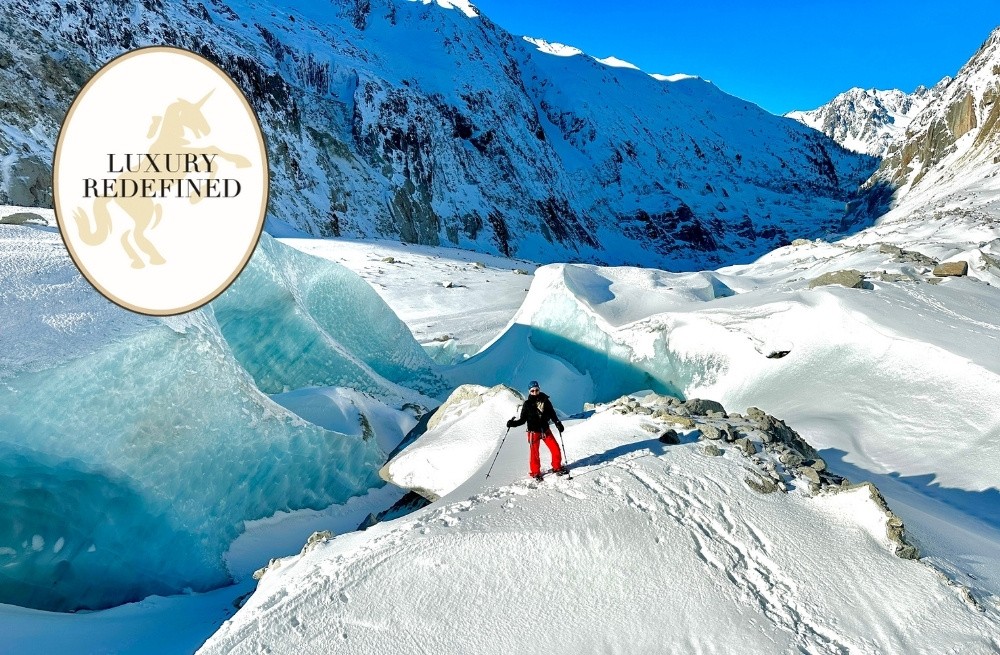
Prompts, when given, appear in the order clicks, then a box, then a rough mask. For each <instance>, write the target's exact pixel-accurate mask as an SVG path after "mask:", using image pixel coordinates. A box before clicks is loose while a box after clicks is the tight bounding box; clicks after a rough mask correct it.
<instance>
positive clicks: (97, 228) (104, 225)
mask: <svg viewBox="0 0 1000 655" xmlns="http://www.w3.org/2000/svg"><path fill="white" fill-rule="evenodd" d="M212 93H213V91H209V92H208V93H207V94H206V95H205V97H204V98H202V99H201V100H199V101H198V102H189V101H187V100H183V99H181V98H178V99H177V101H176V102H172V103H170V104H169V105H167V108H166V110H165V111H164V112H163V115H162V116H153V121H152V123H151V124H150V126H149V131H148V133H147V134H146V138H147V139H152V142H151V143H150V144H149V152H148V153H147V157H149V158H150V159H151V160H154V161H155V159H154V158H157V157H159V156H163V155H168V154H169V155H170V156H172V157H178V156H180V157H184V156H188V155H190V156H194V157H196V158H198V159H199V160H201V158H202V157H204V160H203V161H205V162H209V164H208V166H207V169H208V174H209V175H208V178H207V181H206V182H205V184H206V185H207V183H208V181H211V180H214V179H215V176H216V174H217V172H218V166H217V165H215V163H214V158H209V155H214V156H218V157H221V158H222V159H225V160H226V161H229V162H231V163H232V164H234V165H235V166H236V167H237V168H247V167H249V166H250V165H251V164H250V160H249V159H247V158H246V157H243V156H241V155H235V154H232V153H227V152H223V151H222V150H220V149H218V148H216V147H214V146H208V147H192V146H191V145H190V142H189V141H188V139H187V138H186V132H185V131H186V130H189V131H190V132H191V133H192V134H193V135H194V138H196V139H200V138H202V137H203V136H205V135H207V134H209V133H210V132H211V131H212V128H211V126H209V124H208V121H207V120H206V119H205V115H204V114H203V113H202V111H201V107H202V105H204V104H205V101H206V100H208V98H209V96H211V95H212ZM154 136H155V139H154ZM189 172H190V171H188V170H187V169H181V170H180V171H179V172H168V171H167V170H165V169H163V170H160V171H155V170H153V171H142V172H138V171H129V170H125V171H124V172H122V173H121V175H119V176H118V177H117V178H116V180H118V181H121V180H126V179H129V180H135V181H137V182H141V180H149V179H153V180H154V181H155V180H160V179H167V178H171V179H174V180H176V183H177V184H179V183H180V179H183V178H184V177H186V176H187V175H188V173H189ZM202 198H203V196H202V195H200V194H192V195H191V196H190V202H191V203H192V204H193V203H197V202H199V201H201V200H202ZM112 202H114V203H116V204H117V205H118V206H119V207H121V209H122V210H124V211H125V213H126V214H128V216H129V217H130V218H131V219H132V221H133V222H134V223H135V226H134V228H133V229H131V230H126V231H125V233H124V234H123V235H122V238H121V244H122V248H123V249H124V250H125V253H126V254H127V255H128V256H129V258H130V259H131V260H132V268H144V267H145V263H144V262H143V260H142V257H140V256H139V253H138V252H136V248H138V250H141V251H142V252H143V253H144V254H145V255H146V257H147V258H148V259H149V263H150V264H164V263H166V260H165V259H163V256H162V255H160V253H159V251H157V250H156V248H155V247H154V246H153V244H152V242H150V240H149V239H148V238H147V237H146V230H147V229H153V228H155V227H156V225H157V224H158V223H159V222H160V219H161V218H162V217H163V205H161V204H160V203H158V202H156V201H155V198H150V197H142V196H141V195H139V194H136V195H133V196H130V197H106V196H103V197H98V198H97V199H96V200H94V206H93V213H94V221H93V225H94V227H93V229H91V221H90V219H89V217H88V216H87V212H86V211H85V210H84V209H83V208H81V207H77V208H76V211H75V212H74V213H73V218H74V219H75V220H76V224H77V227H78V229H79V231H80V239H81V240H82V241H83V242H84V243H85V244H87V245H90V246H98V245H101V244H102V243H104V241H105V240H106V239H107V238H108V235H110V234H111V214H110V213H109V211H108V205H109V204H111V203H112ZM130 238H131V241H132V242H133V243H135V246H136V247H135V248H133V247H132V244H131V243H130V242H129V241H130Z"/></svg>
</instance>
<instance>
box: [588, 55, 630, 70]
mask: <svg viewBox="0 0 1000 655" xmlns="http://www.w3.org/2000/svg"><path fill="white" fill-rule="evenodd" d="M594 59H597V61H599V62H601V63H602V64H604V65H605V66H614V67H615V68H634V69H635V70H639V67H638V66H636V65H635V64H633V63H632V62H630V61H625V60H624V59H619V58H618V57H605V58H604V59H599V58H597V57H594Z"/></svg>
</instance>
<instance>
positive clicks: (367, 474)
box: [0, 235, 439, 610]
mask: <svg viewBox="0 0 1000 655" xmlns="http://www.w3.org/2000/svg"><path fill="white" fill-rule="evenodd" d="M40 238H49V239H52V238H55V239H57V238H58V237H55V236H54V235H53V236H50V237H40ZM55 247H56V246H55V245H54V246H53V248H55ZM289 250H290V249H287V248H286V247H285V246H282V245H281V244H278V243H275V242H273V241H271V240H270V238H269V237H266V236H265V238H264V240H263V241H262V243H261V247H260V248H259V249H258V253H257V254H255V256H254V258H253V259H252V261H251V264H250V265H249V267H248V268H247V271H246V272H245V273H244V276H241V277H240V279H239V281H238V282H237V283H236V284H234V285H233V287H231V288H230V289H229V290H228V291H227V292H226V293H225V294H224V295H223V296H222V297H220V298H219V299H218V300H217V301H216V302H215V303H213V305H212V306H209V307H207V308H205V309H203V310H199V311H196V312H192V313H189V314H186V315H184V316H181V317H174V318H169V319H163V320H157V319H149V320H146V321H140V322H138V323H136V322H133V321H130V322H129V323H128V329H125V330H119V329H118V326H117V325H116V324H115V323H114V321H113V320H112V318H108V317H109V316H111V315H113V313H114V312H111V314H107V312H108V311H109V310H108V309H107V307H105V306H104V304H102V303H101V302H100V301H99V300H96V301H95V300H94V299H93V298H90V299H89V300H86V301H81V300H79V299H78V296H79V294H81V293H83V294H85V293H90V294H93V295H94V296H96V293H95V292H93V290H81V289H80V288H78V287H73V290H72V292H69V291H67V289H68V288H69V285H67V284H66V282H67V281H68V280H71V279H74V278H75V277H76V276H77V275H78V274H77V273H76V271H75V269H73V267H72V264H70V263H68V258H66V262H67V263H63V264H58V263H56V264H52V265H51V266H50V267H49V268H48V269H47V273H46V275H47V276H48V277H49V278H51V279H52V280H53V281H54V284H53V285H52V287H51V288H49V287H46V286H44V285H41V284H34V283H32V284H28V285H26V286H30V287H32V289H34V291H35V292H34V293H33V294H30V295H28V294H22V295H20V296H18V297H17V298H14V297H9V298H5V301H6V302H7V303H8V304H6V305H5V311H8V312H13V313H20V314H21V315H23V316H29V317H30V316H41V317H51V316H55V315H57V314H59V313H60V312H61V311H62V308H64V306H68V307H69V308H70V309H73V308H74V307H75V308H76V309H78V310H81V309H82V310H84V311H81V312H77V313H81V314H83V315H85V317H86V318H87V320H88V321H92V322H93V323H92V325H91V328H90V330H89V331H90V334H89V337H88V341H87V346H86V347H85V348H82V349H81V348H67V349H66V351H65V352H66V353H71V356H69V357H66V358H63V359H61V360H60V363H58V364H54V365H53V364H52V363H51V362H52V360H53V358H52V357H49V358H39V357H35V356H34V355H32V353H31V350H32V348H31V346H30V343H29V344H27V345H26V340H29V339H30V334H28V333H23V334H18V335H16V336H14V338H16V339H18V342H19V344H20V345H21V346H23V347H22V348H21V349H20V352H22V353H27V354H25V355H24V356H23V357H22V358H21V361H20V365H19V366H17V367H12V368H11V371H12V373H10V374H9V375H7V376H5V377H4V378H3V379H2V381H0V602H2V603H11V604H16V605H22V606H27V607H36V608H44V609H50V610H74V609H79V608H101V607H108V606H112V605H117V604H120V603H124V602H127V601H131V600H136V599H138V598H142V597H144V596H146V595H148V594H152V593H158V594H166V593H177V592H181V591H183V590H185V589H194V590H204V589H209V588H212V587H215V586H218V585H220V584H224V583H225V582H226V581H227V580H228V579H229V575H228V572H227V571H226V569H225V565H224V564H223V560H222V555H223V553H224V552H225V550H226V549H227V548H228V546H229V544H230V543H231V541H232V540H233V538H235V537H236V536H237V535H238V534H239V532H240V531H241V530H242V527H243V521H244V520H248V519H255V518H260V517H264V516H269V515H271V514H273V513H274V512H275V511H278V510H286V509H294V508H305V507H310V508H321V507H326V506H328V505H330V504H333V503H339V502H343V501H345V500H347V499H348V498H349V497H351V496H353V495H357V494H360V493H363V492H364V491H365V490H367V489H369V488H371V487H374V486H379V485H381V484H382V483H381V481H380V480H379V478H378V475H377V470H378V468H379V466H381V465H382V464H383V463H384V461H385V453H384V451H383V449H382V448H380V446H379V444H378V441H377V439H375V438H365V437H364V436H358V434H356V433H355V434H344V433H341V432H337V431H334V430H328V429H324V428H322V427H319V426H317V425H315V424H313V423H309V422H306V421H304V420H302V419H301V418H299V417H297V416H296V415H294V414H292V413H291V412H289V411H287V410H286V409H284V408H282V407H281V406H280V405H278V404H276V403H275V402H273V401H272V400H271V399H270V398H269V397H268V396H267V395H265V394H264V393H262V391H261V389H260V386H261V385H262V386H264V387H266V388H268V389H274V388H281V389H288V388H292V389H294V388H296V386H298V385H306V384H317V383H320V384H322V383H327V382H330V381H331V380H333V379H336V380H338V381H342V382H343V383H344V384H347V385H351V386H356V387H357V388H359V389H362V390H366V391H368V392H369V394H371V395H373V396H374V397H376V398H380V399H381V400H384V401H386V402H388V403H389V404H392V403H399V402H401V401H403V400H407V399H408V400H409V401H412V402H418V403H419V402H420V401H421V399H424V400H427V399H426V397H424V396H421V395H420V394H418V393H416V392H411V391H407V390H406V389H404V388H402V387H400V386H398V385H397V384H396V382H397V381H402V382H406V383H407V384H413V385H414V386H422V388H424V389H428V390H431V389H433V388H434V386H435V384H439V383H437V382H436V375H435V373H434V372H433V370H432V366H433V365H432V363H431V362H430V360H429V359H428V358H427V357H426V355H424V354H423V352H422V351H421V350H420V348H419V346H418V345H417V344H416V342H415V341H414V340H413V338H412V336H410V335H409V333H408V332H405V333H403V332H402V331H401V330H404V331H405V328H400V327H399V325H397V324H398V320H396V318H395V316H394V315H393V314H392V312H391V311H390V310H389V309H388V308H387V307H386V306H385V304H384V303H383V302H382V301H381V300H380V299H379V298H378V297H377V296H376V295H375V294H374V292H372V291H371V290H370V289H368V288H367V286H366V285H364V282H362V281H361V280H360V279H357V280H354V279H352V278H351V274H349V273H346V272H345V271H343V270H341V269H340V268H339V267H337V266H336V265H334V264H328V263H326V262H322V261H319V260H317V261H312V258H310V257H308V256H306V255H301V254H300V253H294V252H286V251H289ZM293 259H294V260H296V261H291V260H293ZM300 259H301V260H302V261H299V260H300ZM50 263H51V262H50ZM47 266H48V265H47ZM325 267H328V268H329V269H330V270H324V268H325ZM293 268H294V269H296V270H293ZM21 273H23V274H24V275H30V274H31V273H30V271H28V272H25V271H21ZM22 282H23V280H22ZM22 286H25V285H22ZM362 286H364V288H365V289H367V290H368V291H369V292H370V295H366V294H365V293H364V290H363V289H362V288H361V287H362ZM88 303H90V304H95V305H96V306H101V307H102V309H101V310H100V311H99V312H98V311H91V310H90V309H86V308H87V307H89V305H88ZM116 311H118V310H116ZM120 311H121V312H124V310H120ZM102 312H104V313H102ZM258 314H263V315H264V318H260V317H259V316H258ZM341 317H343V318H342V319H341ZM105 318H106V319H107V320H103V319H105ZM85 322H86V321H85ZM21 323H23V324H25V325H30V324H31V323H32V321H31V320H28V321H22V322H21ZM102 329H105V330H107V332H106V334H104V335H103V337H98V336H95V334H96V333H99V332H100V331H101V330H102ZM254 335H256V336H257V338H256V339H255V338H254ZM227 338H228V339H230V340H227ZM57 358H58V353H57ZM39 362H44V364H43V365H38V363H39ZM248 371H249V372H248ZM251 373H252V375H251ZM383 373H384V374H385V376H388V377H383V375H382V374H383ZM324 375H326V377H323V376H324ZM255 378H256V380H260V383H259V384H258V382H257V381H256V380H255ZM397 406H398V405H397Z"/></svg>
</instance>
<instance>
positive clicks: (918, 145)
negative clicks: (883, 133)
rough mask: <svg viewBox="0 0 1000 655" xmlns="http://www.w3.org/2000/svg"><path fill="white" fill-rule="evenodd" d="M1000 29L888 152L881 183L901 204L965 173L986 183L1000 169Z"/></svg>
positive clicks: (877, 178)
mask: <svg viewBox="0 0 1000 655" xmlns="http://www.w3.org/2000/svg"><path fill="white" fill-rule="evenodd" d="M998 100H1000V28H997V29H996V30H994V31H993V33H992V34H991V35H990V37H989V38H988V39H987V40H986V42H985V43H984V44H983V46H982V47H981V48H980V49H979V51H978V52H977V53H976V54H975V55H974V56H973V57H972V59H970V60H969V62H968V63H967V64H966V65H965V66H963V67H962V69H961V70H960V71H959V72H958V74H957V75H956V76H955V78H954V79H951V80H949V81H948V82H947V84H945V85H944V86H943V87H942V88H941V89H940V91H939V92H938V93H936V94H935V97H934V98H933V99H932V101H931V102H929V103H928V104H927V106H926V107H925V108H924V109H923V111H921V112H920V113H918V114H917V115H916V116H915V117H914V118H913V121H912V122H911V123H910V126H909V127H908V129H907V130H906V135H905V138H904V139H902V140H900V141H899V142H897V143H896V144H894V145H893V146H892V147H891V148H890V149H889V151H888V153H887V155H886V157H885V160H884V161H883V162H882V165H881V166H880V167H879V170H878V171H877V172H876V174H875V175H874V176H873V180H874V181H875V182H883V183H886V184H888V185H891V186H892V187H893V188H894V189H897V190H898V192H897V199H899V198H901V197H902V196H903V195H905V194H907V193H909V192H911V191H913V190H914V189H915V188H917V187H920V186H923V187H928V186H931V185H932V184H934V183H935V182H940V181H943V179H945V178H947V179H954V178H955V176H956V175H958V174H961V175H962V176H964V177H965V178H966V181H967V182H972V181H978V182H981V181H982V180H983V179H984V177H985V176H987V175H993V174H995V172H996V170H997V169H996V165H997V164H1000V102H998Z"/></svg>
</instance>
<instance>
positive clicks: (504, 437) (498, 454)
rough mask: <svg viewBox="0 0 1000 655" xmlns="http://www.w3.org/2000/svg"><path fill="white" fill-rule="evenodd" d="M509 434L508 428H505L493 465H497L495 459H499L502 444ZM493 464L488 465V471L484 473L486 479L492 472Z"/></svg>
mask: <svg viewBox="0 0 1000 655" xmlns="http://www.w3.org/2000/svg"><path fill="white" fill-rule="evenodd" d="M508 434H510V428H507V432H505V433H504V435H503V439H501V440H500V447H499V448H497V454H496V455H494V456H493V464H496V463H497V457H500V448H503V442H505V441H507V435H508ZM493 464H490V470H489V471H487V472H486V477H487V478H488V477H490V473H492V472H493Z"/></svg>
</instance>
